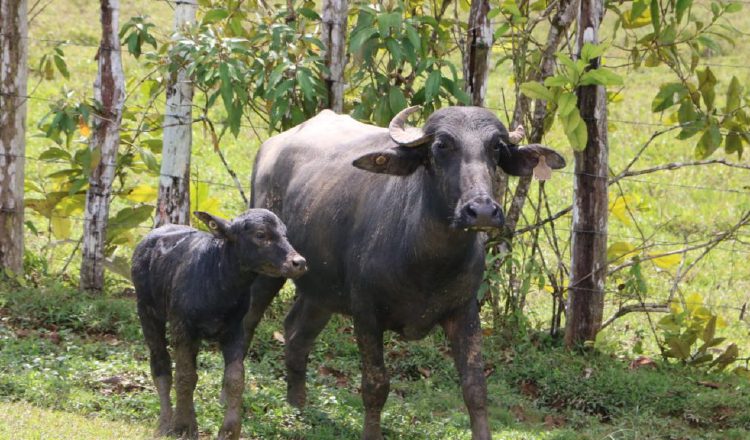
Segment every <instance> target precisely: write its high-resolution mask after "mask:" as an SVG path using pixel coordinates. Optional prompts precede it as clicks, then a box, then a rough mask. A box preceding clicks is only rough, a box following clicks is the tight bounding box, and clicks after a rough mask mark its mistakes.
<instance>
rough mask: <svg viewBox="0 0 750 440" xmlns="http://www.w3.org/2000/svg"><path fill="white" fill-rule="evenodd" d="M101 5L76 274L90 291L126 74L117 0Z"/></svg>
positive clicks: (98, 276) (98, 282)
mask: <svg viewBox="0 0 750 440" xmlns="http://www.w3.org/2000/svg"><path fill="white" fill-rule="evenodd" d="M100 4H101V22H102V40H101V44H100V45H99V53H98V55H97V59H98V62H99V71H98V73H97V77H96V81H95V82H94V100H95V101H96V102H98V103H99V104H100V105H101V107H100V108H98V109H96V111H95V113H94V115H93V116H94V124H93V134H92V135H91V141H90V143H89V150H90V151H91V156H92V169H91V175H90V177H89V188H88V190H87V191H86V210H85V211H84V221H83V243H82V249H83V255H82V258H81V279H80V287H81V289H83V290H88V291H93V292H101V291H102V289H103V288H104V245H105V243H106V240H107V220H108V216H109V202H110V200H111V195H112V193H111V192H112V180H113V179H114V175H115V166H116V161H117V149H118V147H119V145H120V122H121V121H122V108H123V105H124V100H125V74H124V73H123V70H122V57H121V55H120V37H119V35H118V33H119V24H118V20H119V9H120V5H119V0H100ZM97 159H98V160H97Z"/></svg>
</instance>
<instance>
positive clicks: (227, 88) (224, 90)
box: [219, 63, 234, 115]
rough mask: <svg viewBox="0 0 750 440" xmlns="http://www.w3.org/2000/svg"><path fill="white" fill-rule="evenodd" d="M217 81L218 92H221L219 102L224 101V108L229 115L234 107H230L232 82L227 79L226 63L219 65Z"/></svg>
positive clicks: (227, 66) (227, 69)
mask: <svg viewBox="0 0 750 440" xmlns="http://www.w3.org/2000/svg"><path fill="white" fill-rule="evenodd" d="M219 79H220V80H221V84H220V85H219V90H220V91H221V100H222V101H224V108H225V109H226V110H227V113H228V114H229V115H231V114H232V110H233V108H234V106H233V105H232V97H233V90H232V81H231V80H230V79H229V65H228V64H227V63H221V64H219Z"/></svg>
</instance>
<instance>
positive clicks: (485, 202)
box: [456, 195, 505, 228]
mask: <svg viewBox="0 0 750 440" xmlns="http://www.w3.org/2000/svg"><path fill="white" fill-rule="evenodd" d="M457 220H458V221H457V222H456V226H457V227H458V228H499V227H501V226H503V223H505V216H504V215H503V210H502V208H501V207H500V205H498V204H497V202H495V201H494V200H492V198H491V197H489V196H486V195H481V196H477V197H474V198H473V199H471V200H469V201H468V202H467V203H465V204H464V205H463V206H462V207H461V209H460V210H459V213H458V219H457Z"/></svg>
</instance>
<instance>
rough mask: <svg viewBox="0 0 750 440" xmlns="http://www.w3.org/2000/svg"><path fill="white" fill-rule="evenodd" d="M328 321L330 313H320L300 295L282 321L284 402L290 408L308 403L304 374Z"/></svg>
mask: <svg viewBox="0 0 750 440" xmlns="http://www.w3.org/2000/svg"><path fill="white" fill-rule="evenodd" d="M329 319H331V312H328V311H326V310H323V309H321V308H320V307H318V306H316V305H314V304H312V302H310V301H306V300H305V299H304V296H303V295H299V296H298V297H297V300H296V301H295V302H294V305H292V308H291V310H289V314H288V315H287V316H286V319H285V320H284V333H285V339H286V345H285V348H284V358H285V362H286V372H287V377H286V386H287V393H286V399H287V401H288V402H289V404H290V405H292V406H295V407H297V408H302V407H303V406H305V400H306V399H307V391H306V389H305V374H306V372H307V360H308V356H309V354H310V350H312V346H313V343H314V342H315V338H317V337H318V335H319V334H320V332H321V331H322V330H323V328H325V326H326V324H327V323H328V320H329Z"/></svg>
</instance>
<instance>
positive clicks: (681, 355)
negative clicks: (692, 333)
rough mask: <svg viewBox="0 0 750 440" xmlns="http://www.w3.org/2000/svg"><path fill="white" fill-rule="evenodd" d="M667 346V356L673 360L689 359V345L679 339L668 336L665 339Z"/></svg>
mask: <svg viewBox="0 0 750 440" xmlns="http://www.w3.org/2000/svg"><path fill="white" fill-rule="evenodd" d="M666 342H667V345H668V346H669V348H670V350H669V355H671V357H673V358H677V359H681V360H686V359H688V358H689V357H690V345H689V344H686V343H685V341H683V340H682V339H681V338H678V337H675V336H669V337H667V338H666Z"/></svg>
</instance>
